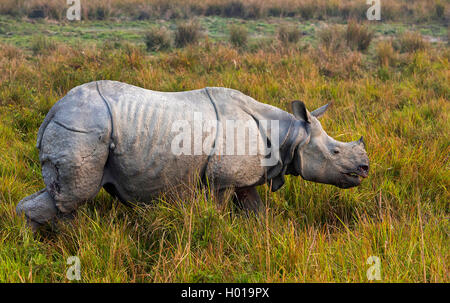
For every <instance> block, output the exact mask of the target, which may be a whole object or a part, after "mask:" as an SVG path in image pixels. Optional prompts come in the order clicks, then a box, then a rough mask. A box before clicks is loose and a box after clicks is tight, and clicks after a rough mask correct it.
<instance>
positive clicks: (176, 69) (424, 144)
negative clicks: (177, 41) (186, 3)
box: [0, 2, 450, 282]
mask: <svg viewBox="0 0 450 303" xmlns="http://www.w3.org/2000/svg"><path fill="white" fill-rule="evenodd" d="M414 3H415V2H414ZM198 20H199V22H200V23H201V24H202V27H203V29H204V32H205V34H206V35H207V38H203V39H202V40H201V41H200V43H199V44H194V45H190V46H188V47H185V48H179V49H177V48H172V49H169V50H167V51H164V52H148V51H146V50H145V47H144V41H143V35H144V33H145V31H146V28H148V27H152V26H160V25H165V26H166V27H168V28H170V29H175V28H176V24H177V20H159V19H153V18H150V19H148V20H131V19H130V20H124V21H121V22H118V21H117V20H104V21H96V20H93V21H83V22H81V23H70V24H68V23H65V22H59V21H54V20H30V19H26V18H25V19H22V18H16V17H11V16H0V173H1V177H0V281H2V282H49V281H54V282H59V281H61V282H66V281H67V279H66V276H65V274H66V270H67V268H68V265H67V264H66V260H67V258H68V257H69V256H78V257H79V258H80V260H81V278H82V281H83V282H186V281H187V282H313V281H324V282H325V281H337V282H347V281H349V282H366V281H367V278H366V271H367V269H368V268H369V267H370V265H368V264H366V260H367V258H368V257H369V256H378V257H379V258H380V259H381V275H382V280H381V281H382V282H448V281H449V270H448V260H449V247H450V245H449V244H450V243H449V222H448V220H449V203H448V201H449V198H450V197H449V192H448V187H449V181H450V173H449V162H448V160H449V159H448V156H449V154H450V136H449V135H450V125H449V124H450V119H449V112H450V105H449V104H450V103H449V99H450V87H449V83H450V81H449V58H450V52H449V49H448V44H446V43H447V42H446V39H447V36H448V33H447V28H446V25H445V23H442V22H439V21H432V22H431V23H430V22H427V23H419V24H416V25H411V24H404V23H401V22H395V23H385V22H382V23H372V24H370V25H369V27H370V30H372V31H373V32H374V33H375V36H374V39H373V40H372V42H371V44H370V46H369V48H368V49H367V50H364V51H357V50H351V49H350V48H349V47H347V46H346V45H345V43H344V44H342V43H340V42H339V41H334V40H333V41H331V42H327V43H328V44H327V43H325V42H324V41H323V40H321V39H319V36H320V35H319V33H321V31H322V30H323V29H322V28H324V27H325V24H323V22H321V21H318V20H310V21H304V22H302V23H300V24H299V23H298V19H295V18H294V17H291V18H281V19H280V18H268V19H236V18H234V19H230V18H223V17H221V16H213V17H212V16H209V17H199V18H198ZM232 22H233V23H236V22H239V23H241V24H243V25H244V26H246V27H247V28H248V31H249V34H250V40H251V41H250V45H248V46H247V47H246V48H234V47H232V46H231V45H230V44H229V43H228V42H227V37H228V36H227V35H228V30H229V26H228V25H229V24H230V23H232ZM282 23H283V24H284V23H287V24H296V26H298V27H299V28H300V29H301V31H302V33H303V34H302V37H301V39H300V41H298V43H295V44H291V45H284V44H282V43H281V42H280V41H278V40H277V39H276V32H277V29H278V27H279V25H280V24H282ZM337 27H338V28H345V25H337ZM330 30H331V29H330ZM407 31H414V32H418V33H421V34H422V38H423V39H424V41H421V43H420V44H417V43H416V44H412V45H419V46H417V47H416V48H414V47H406V46H407V45H406V44H407V40H406V39H404V38H402V37H403V36H402V34H403V33H404V32H407ZM431 38H433V39H431ZM402 39H403V40H402ZM338 40H339V39H338ZM430 40H431V41H437V42H430ZM386 43H387V44H386ZM98 79H112V80H118V81H124V82H128V83H130V84H134V85H138V86H142V87H145V88H149V89H154V90H161V91H180V90H188V89H196V88H201V87H204V86H226V87H232V88H235V89H238V90H241V91H242V92H244V93H246V94H248V95H250V96H252V97H254V98H255V99H257V100H260V101H261V102H265V103H269V104H272V105H275V106H278V107H280V108H283V109H287V107H288V104H289V102H290V101H291V100H294V99H301V100H304V101H305V103H306V104H307V107H308V108H309V109H314V108H316V107H318V106H320V105H323V104H324V103H326V102H329V101H333V106H332V108H331V109H330V111H329V113H328V114H327V116H326V117H324V118H323V120H322V125H323V126H324V128H325V129H326V130H327V131H328V133H329V134H330V135H331V136H333V137H335V138H336V139H338V140H342V141H347V140H348V141H349V140H354V139H357V138H358V136H360V135H363V136H364V138H365V141H366V144H367V150H368V154H369V157H370V160H371V173H370V177H369V178H368V179H367V180H365V181H364V182H363V184H362V185H361V186H360V187H357V188H353V189H349V190H341V189H338V188H335V187H332V186H328V185H322V184H315V183H310V182H306V181H303V180H301V179H300V178H294V177H292V178H291V177H288V178H287V183H286V185H285V186H284V187H283V188H282V189H281V190H279V191H278V192H276V193H269V191H268V188H267V187H266V186H262V187H261V188H259V191H260V194H261V196H262V197H263V200H264V202H265V203H266V205H267V206H268V208H267V211H266V213H265V214H263V215H262V216H261V218H255V217H250V218H247V217H245V216H243V215H241V214H240V213H239V212H237V211H235V210H234V209H233V207H232V205H228V206H227V207H226V208H225V209H223V210H219V209H217V207H216V205H215V203H214V201H211V200H209V199H206V198H205V195H204V192H203V191H207V189H204V190H203V191H202V190H197V189H196V190H194V189H189V188H186V195H185V196H184V197H183V198H180V197H178V198H177V197H171V196H169V195H168V196H162V197H160V198H159V199H158V200H157V201H155V203H154V204H152V205H147V206H139V207H135V208H128V207H126V206H124V205H122V204H120V203H119V202H118V201H116V200H114V199H112V198H111V197H110V196H109V195H107V194H106V193H105V192H104V191H103V190H102V191H101V192H100V194H99V195H98V196H97V197H96V198H95V199H94V200H93V201H90V202H89V203H87V204H86V205H84V206H83V207H81V208H80V210H79V212H78V215H77V216H76V218H75V219H74V220H72V221H67V222H60V223H58V224H57V225H56V226H54V227H53V228H48V229H46V230H43V231H41V232H40V233H38V234H32V233H31V231H30V230H29V229H28V228H27V227H26V226H25V222H24V220H23V219H22V218H20V217H17V216H16V215H15V205H16V204H17V202H18V201H19V200H20V199H22V198H23V197H25V196H26V195H29V194H31V193H33V192H35V191H37V190H39V189H41V188H43V187H44V184H43V181H42V177H41V174H40V164H39V160H38V153H37V150H36V148H35V146H34V145H35V140H36V134H37V129H38V127H39V125H40V124H41V122H42V120H43V118H44V116H45V114H46V113H47V112H48V110H49V109H50V107H51V106H52V105H53V104H54V103H55V102H56V101H57V100H58V99H59V98H61V97H62V96H64V95H65V94H66V93H67V91H68V90H70V89H71V88H73V87H74V86H76V85H79V84H82V83H85V82H89V81H93V80H98Z"/></svg>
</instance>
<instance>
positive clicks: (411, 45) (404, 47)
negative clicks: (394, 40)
mask: <svg viewBox="0 0 450 303" xmlns="http://www.w3.org/2000/svg"><path fill="white" fill-rule="evenodd" d="M399 44H400V51H401V52H402V53H404V52H407V53H411V52H415V51H418V50H424V49H426V48H427V47H428V43H427V42H426V41H425V40H423V38H422V35H421V34H419V33H417V32H405V33H403V34H402V35H401V36H400V38H399Z"/></svg>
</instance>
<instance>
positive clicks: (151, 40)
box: [145, 27, 172, 52]
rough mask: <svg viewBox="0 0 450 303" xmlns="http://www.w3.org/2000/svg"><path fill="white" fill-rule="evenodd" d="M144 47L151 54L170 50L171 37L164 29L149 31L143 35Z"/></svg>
mask: <svg viewBox="0 0 450 303" xmlns="http://www.w3.org/2000/svg"><path fill="white" fill-rule="evenodd" d="M145 45H146V46H147V50H149V51H152V52H157V51H160V50H166V49H170V47H171V46H172V37H171V34H170V32H169V30H168V29H167V28H165V27H160V28H152V29H150V30H149V31H148V32H147V33H146V34H145Z"/></svg>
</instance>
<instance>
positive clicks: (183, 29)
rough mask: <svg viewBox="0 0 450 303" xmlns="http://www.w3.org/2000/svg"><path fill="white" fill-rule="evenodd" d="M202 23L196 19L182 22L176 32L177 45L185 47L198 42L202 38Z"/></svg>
mask: <svg viewBox="0 0 450 303" xmlns="http://www.w3.org/2000/svg"><path fill="white" fill-rule="evenodd" d="M200 35H201V30H200V25H199V24H198V22H196V21H193V20H191V21H188V22H185V23H180V24H179V25H178V27H177V30H176V32H175V45H176V46H177V47H184V46H186V45H188V44H193V43H197V42H198V40H199V39H200Z"/></svg>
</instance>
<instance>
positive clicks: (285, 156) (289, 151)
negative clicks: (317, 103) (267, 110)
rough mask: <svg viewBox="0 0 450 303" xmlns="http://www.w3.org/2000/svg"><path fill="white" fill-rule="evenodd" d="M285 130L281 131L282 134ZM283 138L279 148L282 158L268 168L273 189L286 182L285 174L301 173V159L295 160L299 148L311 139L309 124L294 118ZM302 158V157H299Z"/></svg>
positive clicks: (268, 179)
mask: <svg viewBox="0 0 450 303" xmlns="http://www.w3.org/2000/svg"><path fill="white" fill-rule="evenodd" d="M282 134H283V132H282V131H281V134H280V135H282ZM285 134H286V137H285V139H284V140H282V142H283V143H282V144H281V146H280V148H279V150H280V159H279V162H278V164H277V165H275V166H273V167H270V168H268V169H267V181H268V183H269V185H270V189H271V190H272V191H277V190H278V189H279V188H280V187H281V186H283V184H284V183H285V178H284V176H285V175H286V174H287V175H294V176H298V175H301V171H300V168H299V163H297V162H299V161H295V160H296V157H297V154H298V150H299V149H300V148H301V147H302V146H303V145H304V144H306V143H307V142H308V141H309V137H310V136H309V134H310V132H309V125H308V124H307V123H305V122H304V121H300V120H294V121H293V123H292V124H291V126H290V127H289V129H288V130H287V132H286V133H285ZM299 160H300V159H299Z"/></svg>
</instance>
